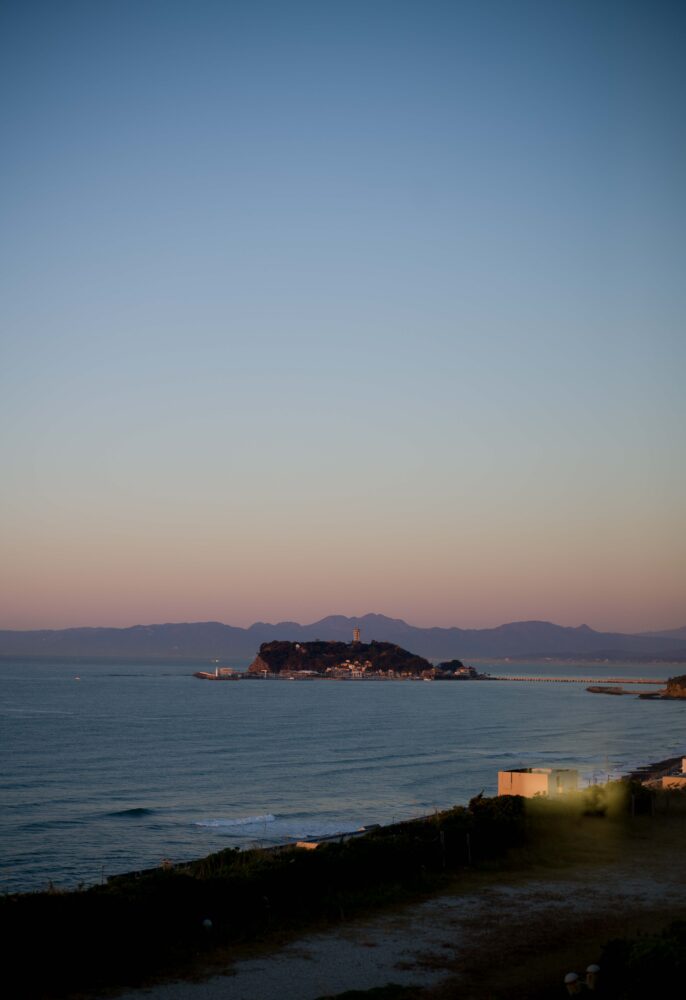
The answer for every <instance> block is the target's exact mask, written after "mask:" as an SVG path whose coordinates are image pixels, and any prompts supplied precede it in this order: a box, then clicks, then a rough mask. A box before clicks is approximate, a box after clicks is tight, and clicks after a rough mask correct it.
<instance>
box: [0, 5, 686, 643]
mask: <svg viewBox="0 0 686 1000" xmlns="http://www.w3.org/2000/svg"><path fill="white" fill-rule="evenodd" d="M685 25H686V10H685V9H684V6H683V4H680V3H667V2H662V3H660V2H657V3H649V2H616V3H615V2H611V0H608V2H603V3H597V2H591V0H588V2H586V0H547V2H526V0H522V2H498V0H492V2H459V0H455V2H451V3H449V2H436V0H427V2H418V0H417V2H403V0H395V2H375V0H366V2H361V0H358V2H356V0H347V2H326V0H320V2H311V3H305V2H302V3H301V2H287V0H284V2H280V3H275V2H268V3H260V2H253V0H251V2H245V3H243V2H229V0H225V2H213V0H200V2H195V3H193V2H190V0H186V2H178V0H166V2H160V0H137V2H129V0H119V2H114V0H101V2H98V3H92V2H78V0H63V2H61V3H54V2H32V0H21V2H19V0H15V2H13V0H5V2H4V3H3V5H2V7H0V37H1V38H2V42H1V44H2V53H1V58H0V93H1V106H0V115H1V123H2V136H3V142H2V149H1V151H0V169H1V170H2V185H1V188H0V201H1V208H2V229H3V233H4V239H3V245H2V251H1V259H0V263H1V265H2V266H1V268H0V291H1V293H2V305H1V306H0V321H1V322H2V350H3V356H2V375H1V376H0V378H1V379H2V383H1V385H0V419H2V426H3V442H2V450H1V452H0V460H1V461H2V468H3V471H4V473H5V476H4V478H5V487H4V490H3V499H2V504H3V507H4V511H3V514H2V523H3V534H4V535H5V537H4V538H3V541H2V545H1V548H0V557H1V558H0V561H2V563H3V565H4V567H5V569H4V570H3V571H2V572H3V573H4V574H6V577H5V579H4V580H3V581H2V588H3V591H2V592H3V604H4V606H5V607H6V612H5V618H4V620H3V621H0V626H2V625H6V626H8V627H21V626H22V625H26V626H30V627H38V626H40V625H43V624H44V625H53V624H65V625H67V624H74V625H81V624H96V623H99V624H106V623H108V622H111V623H113V624H126V623H132V622H133V621H137V620H152V619H153V618H155V619H160V618H164V619H179V618H210V617H216V618H221V619H223V620H227V621H235V622H236V623H245V622H247V621H250V620H252V619H255V618H264V619H270V618H273V619H278V618H286V617H293V618H299V619H300V620H304V619H309V618H315V617H317V616H318V615H320V614H325V613H328V612H334V611H337V612H343V613H361V612H365V611H384V612H387V613H392V614H398V615H402V616H403V617H405V618H408V619H410V620H413V621H416V622H418V623H420V622H424V623H432V622H435V623H437V624H439V623H440V624H458V625H464V626H469V625H482V624H483V625H490V624H497V623H498V622H499V621H502V620H505V619H511V618H516V617H549V618H556V619H557V620H559V621H562V622H563V623H566V624H577V623H578V622H579V621H581V620H588V621H589V622H590V623H591V624H596V625H598V626H602V627H622V628H629V627H635V628H637V629H638V628H648V627H662V626H664V627H667V626H669V625H679V624H683V622H682V620H681V619H682V618H685V616H686V608H685V607H684V603H685V602H684V593H686V576H685V570H684V566H685V565H686V547H685V543H684V537H685V535H686V532H684V523H683V520H684V509H686V490H685V488H684V487H685V475H684V462H683V458H684V454H683V452H684V447H683V441H684V437H685V431H686V420H685V419H684V418H685V408H686V407H685V404H684V392H683V378H684V361H685V360H686V358H685V354H686V347H685V338H684V315H685V309H684V305H685V303H684V298H685V291H684V289H685V288H686V283H685V282H684V280H683V258H684V197H683V187H684V185H683V176H684V165H685V164H684V160H685V158H684V152H685V137H686V130H685V125H684V115H683V105H684V97H685V93H684V82H685V75H686V73H685V70H684V57H683V56H684V27H685ZM275 563H276V564H278V567H279V568H278V569H275V565H274V564H275ZM372 567H373V568H372ZM132 581H135V584H132ZM591 584H592V585H591Z"/></svg>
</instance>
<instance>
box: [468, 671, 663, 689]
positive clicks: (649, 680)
mask: <svg viewBox="0 0 686 1000" xmlns="http://www.w3.org/2000/svg"><path fill="white" fill-rule="evenodd" d="M488 680H489V681H526V682H529V683H532V684H660V685H662V686H664V685H665V684H666V683H667V680H666V678H665V679H662V680H660V679H659V678H655V677H605V678H602V679H599V678H597V677H512V676H508V677H506V676H497V675H496V674H491V675H490V676H489V677H488Z"/></svg>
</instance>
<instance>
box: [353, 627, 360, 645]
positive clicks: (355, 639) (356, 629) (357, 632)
mask: <svg viewBox="0 0 686 1000" xmlns="http://www.w3.org/2000/svg"><path fill="white" fill-rule="evenodd" d="M359 641H360V626H359V625H356V626H355V627H354V629H353V642H359Z"/></svg>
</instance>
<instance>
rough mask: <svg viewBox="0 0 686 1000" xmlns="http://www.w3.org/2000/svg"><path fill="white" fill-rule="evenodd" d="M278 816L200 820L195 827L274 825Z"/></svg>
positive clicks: (267, 814)
mask: <svg viewBox="0 0 686 1000" xmlns="http://www.w3.org/2000/svg"><path fill="white" fill-rule="evenodd" d="M275 819H276V816H272V814H271V813H266V814H265V815H264V816H239V817H238V819H199V820H196V822H195V826H211V827H224V826H262V824H263V823H273V822H274V821H275Z"/></svg>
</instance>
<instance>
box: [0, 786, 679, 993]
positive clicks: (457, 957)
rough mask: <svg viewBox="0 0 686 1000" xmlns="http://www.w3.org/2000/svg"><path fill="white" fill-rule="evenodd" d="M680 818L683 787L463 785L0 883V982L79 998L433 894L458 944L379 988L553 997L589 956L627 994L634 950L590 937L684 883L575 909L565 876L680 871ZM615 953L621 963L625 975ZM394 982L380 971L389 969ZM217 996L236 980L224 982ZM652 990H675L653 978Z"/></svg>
mask: <svg viewBox="0 0 686 1000" xmlns="http://www.w3.org/2000/svg"><path fill="white" fill-rule="evenodd" d="M632 813H633V815H632ZM685 832H686V796H684V794H683V793H681V792H671V793H668V792H664V791H659V792H649V791H647V790H646V789H644V788H643V787H641V786H640V785H630V784H628V783H617V784H613V785H608V786H594V787H592V788H590V789H587V790H586V791H585V792H584V793H580V794H579V795H576V796H572V797H567V798H566V799H565V800H564V802H558V803H556V802H549V801H546V800H524V799H521V798H518V797H501V798H496V799H483V798H477V799H474V800H472V802H471V803H470V805H469V807H467V808H463V807H456V808H454V809H451V810H448V811H446V812H443V813H437V814H436V815H435V816H432V817H429V818H424V819H421V820H415V821H412V822H409V823H403V824H398V825H395V826H391V827H385V828H379V829H377V830H374V831H372V832H370V833H369V834H367V835H366V836H364V837H360V838H356V839H351V840H348V841H344V842H342V843H327V844H322V845H320V846H319V847H318V848H317V849H316V850H305V849H298V848H285V849H281V850H271V851H268V850H255V851H243V852H239V851H234V850H228V851H222V852H219V853H218V854H214V855H210V856H209V857H207V858H205V859H202V860H200V861H197V862H194V863H192V864H190V865H185V866H183V867H179V868H169V869H159V870H155V871H152V872H149V873H144V874H142V875H139V876H128V877H127V876H122V877H119V878H116V879H112V880H111V881H110V882H109V883H108V884H107V885H105V886H96V887H93V888H90V889H85V890H82V891H77V892H44V893H32V894H26V895H18V896H8V897H5V898H4V899H2V900H1V901H0V933H1V934H2V940H3V943H4V945H5V954H6V955H7V956H8V959H7V960H6V963H5V974H6V977H7V979H10V978H12V979H15V978H16V979H17V980H18V981H20V982H22V987H21V990H20V992H15V993H14V994H13V995H14V996H15V997H26V998H34V997H35V998H53V997H66V996H75V995H79V994H80V995H82V996H93V995H95V994H97V993H98V992H99V991H101V990H105V989H108V988H112V987H121V988H126V987H134V986H140V985H143V984H146V983H147V984H149V983H151V982H154V981H156V980H157V981H159V980H161V979H164V978H165V977H167V978H171V977H179V976H184V975H186V976H192V975H194V974H197V973H199V972H204V973H207V972H209V971H210V970H211V969H212V968H214V969H215V970H216V969H218V968H226V966H227V963H230V962H231V961H232V960H235V959H237V958H239V957H241V956H244V955H245V953H246V949H248V950H254V949H255V948H257V949H263V948H264V947H271V948H274V947H275V946H276V945H280V944H282V943H283V942H284V941H285V940H287V939H288V937H289V936H293V935H299V936H301V937H302V935H304V934H307V933H312V932H313V931H314V932H317V933H320V934H321V933H324V934H328V935H329V936H332V935H333V937H334V939H335V938H336V936H339V935H344V934H345V933H346V929H347V928H348V926H349V925H350V922H351V921H355V920H356V919H358V918H360V917H364V916H365V915H366V917H367V918H368V917H369V915H370V914H373V913H380V914H381V917H380V918H379V919H382V920H384V919H386V918H387V917H388V914H396V915H399V914H400V913H401V912H402V913H404V914H405V915H406V916H407V914H408V913H415V914H417V916H418V915H419V913H420V912H424V911H425V910H426V907H429V911H428V912H429V913H431V912H432V911H431V907H432V906H435V905H437V904H435V903H431V900H430V897H431V896H432V894H433V896H434V897H435V898H437V899H439V900H440V899H444V900H445V898H446V897H451V898H459V897H460V896H461V897H462V905H461V906H459V905H458V910H459V914H460V920H461V921H462V941H463V945H464V944H465V937H464V935H465V933H466V934H467V939H468V940H467V941H466V945H467V947H466V950H465V947H463V948H462V950H461V951H459V949H458V952H459V953H458V952H456V951H455V949H454V948H453V949H452V951H451V950H450V948H448V947H444V948H443V950H442V951H441V950H440V949H439V953H440V954H439V958H438V959H437V958H436V955H435V954H433V957H430V958H427V959H426V969H427V975H426V976H425V977H424V982H426V983H428V984H431V983H432V982H435V980H436V975H429V974H428V970H429V968H430V967H432V966H433V968H434V972H436V971H437V969H440V977H439V978H440V979H441V982H440V983H439V984H438V985H433V986H432V985H429V986H428V987H427V988H426V989H420V988H419V987H418V986H417V985H416V984H417V983H422V986H423V985H424V982H423V981H422V977H421V975H420V977H419V979H417V978H415V979H414V980H413V984H412V985H411V986H409V987H406V986H404V985H403V986H402V989H403V990H404V992H398V989H400V987H398V989H396V988H395V987H393V989H394V990H395V991H396V994H397V995H398V996H408V995H410V994H409V993H408V992H407V990H408V989H411V990H413V991H414V992H413V994H412V995H415V996H417V997H420V996H422V997H436V998H439V997H440V998H446V1000H447V998H450V997H453V996H454V997H457V996H460V997H461V998H463V1000H464V998H466V997H470V996H471V997H474V998H477V997H501V996H502V997H506V996H508V997H509V996H519V997H526V996H530V997H532V998H533V997H538V996H541V997H543V996H558V995H563V994H562V993H561V992H560V990H559V973H560V969H562V970H563V971H564V969H565V966H567V965H568V964H569V963H571V962H572V961H574V963H575V965H578V964H579V961H586V962H589V961H596V960H598V958H599V957H601V956H603V962H604V967H606V968H607V970H608V976H606V985H607V987H608V988H609V986H610V985H612V988H613V990H614V992H608V989H606V993H605V995H612V996H616V997H633V996H643V995H645V994H644V993H639V992H631V991H632V990H634V989H635V988H636V989H637V988H638V986H637V984H640V983H641V982H642V980H641V975H643V972H641V969H638V971H637V970H636V969H635V968H634V966H633V965H632V962H633V963H634V965H635V964H636V961H635V959H634V958H632V953H631V952H630V950H629V946H628V945H627V946H622V947H624V950H623V951H622V947H620V946H615V950H614V952H612V951H607V950H606V951H605V952H603V951H602V946H603V945H604V944H605V943H607V942H608V941H609V939H610V938H612V937H626V936H631V935H633V934H635V933H636V931H641V932H643V933H644V934H645V933H646V932H653V931H662V929H663V928H664V927H665V926H666V925H668V924H670V923H673V922H674V921H676V920H678V919H679V918H681V919H684V918H685V917H686V905H684V904H686V894H684V897H683V898H682V897H679V896H678V895H677V896H674V897H671V896H670V897H669V898H667V896H668V895H669V894H668V893H667V894H666V893H665V892H664V891H658V893H657V896H656V898H654V899H647V900H646V899H645V898H644V899H643V902H641V898H642V897H641V896H640V893H639V894H638V895H637V896H636V897H635V900H637V901H638V902H635V903H634V905H633V907H632V906H628V909H627V905H626V904H621V905H618V906H614V905H613V904H612V902H611V899H612V896H611V895H610V897H609V899H610V901H609V902H608V900H607V899H605V901H604V902H603V904H602V905H601V903H600V899H599V898H598V899H597V900H596V902H595V903H594V893H593V892H592V891H591V893H590V896H588V898H587V901H586V904H585V905H584V906H582V907H581V908H579V906H578V905H577V903H578V902H579V899H578V898H577V893H576V891H575V890H574V888H573V886H574V885H575V884H577V887H578V886H579V885H581V883H575V882H574V879H575V878H578V877H579V873H582V874H583V878H584V879H585V881H584V882H583V884H584V885H586V886H587V887H588V879H589V877H590V879H591V887H593V885H594V884H595V885H596V886H599V887H602V885H603V883H604V881H607V880H608V879H611V878H613V877H615V875H616V874H617V873H619V879H620V881H619V883H618V885H624V886H625V885H626V882H627V879H630V878H631V877H633V876H635V877H636V878H638V877H643V876H645V875H647V876H648V884H650V877H651V876H650V871H651V868H655V866H657V867H658V868H659V869H660V873H661V875H660V878H661V880H662V881H659V880H658V882H659V884H660V885H662V886H663V887H664V886H665V885H669V884H670V876H671V873H673V875H674V879H675V880H676V882H677V884H679V885H683V884H684V878H685V876H686V871H684V861H683V858H684V852H683V842H684V840H683V837H684V833H685ZM613 872H614V873H615V875H613V874H612V873H613ZM561 876H564V878H566V879H567V883H566V884H567V888H566V889H563V890H561V891H562V894H563V898H562V905H558V906H557V907H556V908H555V909H554V912H555V919H554V920H551V919H550V916H549V914H548V915H546V913H547V911H546V910H545V907H544V909H543V911H541V908H540V907H539V906H537V905H536V895H537V893H538V896H539V897H540V895H541V893H543V895H545V892H547V891H548V890H549V887H550V886H551V885H552V886H555V885H559V884H561V883H560V879H561ZM665 876H666V879H665ZM564 878H563V881H564ZM570 878H571V883H570V881H569V880H570ZM582 881H583V880H582ZM656 884H657V883H656ZM508 885H519V887H520V893H519V895H517V894H516V893H515V895H514V896H511V895H509V896H508V894H507V892H509V890H508V891H507V892H506V893H505V896H504V897H503V898H507V899H509V900H510V901H512V900H514V903H513V907H514V909H513V908H512V907H511V908H510V910H509V911H508V910H507V907H506V908H505V910H503V908H502V906H499V905H498V906H496V905H495V897H494V896H493V893H495V894H496V896H497V894H498V893H501V894H502V892H503V891H504V890H505V887H506V886H508ZM569 885H571V886H572V889H570V888H569ZM527 886H528V887H529V888H528V889H527ZM531 886H534V887H535V886H539V889H538V890H537V889H535V888H534V890H531ZM532 891H533V896H532ZM637 891H638V890H637ZM489 893H490V894H491V896H490V897H489ZM527 893H528V896H527ZM437 894H438V895H437ZM565 894H566V895H565ZM596 895H597V894H596ZM489 898H490V899H491V901H492V902H493V905H492V906H490V907H489V905H488V899H489ZM618 898H619V897H618ZM624 898H625V899H626V898H629V897H626V894H625V897H624ZM631 898H634V897H631ZM468 899H469V900H472V903H471V904H470V905H472V906H473V911H472V912H473V915H474V917H475V921H476V922H475V923H474V925H473V926H472V927H471V929H470V928H469V927H468V926H466V925H465V923H464V921H465V917H466V916H469V914H468V913H465V905H464V904H466V903H467V900H468ZM484 899H485V900H486V901H487V905H486V906H485V908H484V905H483V901H484ZM517 900H519V902H518V901H517ZM539 902H540V899H539ZM558 903H559V900H558ZM408 907H409V909H408ZM422 908H423V909H422ZM384 914H385V916H384ZM375 919H376V918H375ZM428 919H429V928H430V929H429V933H430V935H431V934H433V935H435V939H436V942H437V943H440V942H443V944H446V939H448V941H450V940H451V939H452V935H451V934H450V931H449V928H448V927H447V926H446V923H445V921H446V919H447V918H446V917H445V914H444V915H443V917H440V916H439V917H437V916H436V914H435V913H434V917H433V918H431V917H429V918H428ZM431 919H433V920H434V922H435V929H434V930H431V927H432V926H433V925H432V924H431ZM493 921H495V925H493ZM209 922H211V924H210V923H209ZM465 927H466V929H465ZM680 934H682V931H680V930H679V928H678V927H677V928H676V929H675V930H673V931H672V938H664V939H659V940H658V941H657V943H656V944H655V946H654V947H655V948H656V949H657V951H658V952H659V953H660V956H661V958H660V962H659V963H657V966H656V967H655V968H653V965H651V961H652V959H651V958H650V954H647V953H648V952H650V948H647V946H646V941H647V940H648V939H646V938H644V939H643V942H642V947H643V951H642V953H641V955H642V957H641V956H639V957H640V962H643V966H641V968H642V969H643V971H644V972H645V969H647V968H648V967H649V972H650V976H652V977H653V980H654V979H655V976H656V975H657V974H658V973H659V974H662V972H664V971H665V970H667V969H668V968H669V969H671V968H672V966H674V968H676V967H677V966H678V963H679V962H681V963H682V967H683V963H684V961H686V956H684V947H683V936H682V937H679V935H680ZM646 949H647V950H646ZM646 955H647V957H646ZM670 956H671V957H670ZM613 962H614V966H613ZM640 962H639V965H640ZM670 963H671V965H670ZM653 964H655V963H653ZM571 967H574V966H571ZM644 967H645V968H644ZM611 968H613V969H614V971H613V972H612V976H611V977H610V976H609V970H610V969H611ZM629 968H631V969H632V970H633V971H632V973H631V976H630V977H629V979H627V980H626V981H625V978H624V976H625V972H626V970H627V969H629ZM656 968H657V972H656ZM415 971H417V970H415ZM419 971H420V972H421V969H420V970H419ZM672 971H673V970H672ZM647 974H648V973H646V975H647ZM393 980H394V977H393V975H389V977H388V980H387V982H389V983H391V982H393ZM225 982H226V983H227V984H228V983H229V982H230V980H226V981H225ZM515 982H519V985H518V986H517V987H516V991H515V992H513V990H514V989H515V985H514V984H515ZM641 988H642V989H643V988H645V983H644V985H643V986H642V987H641ZM389 989H391V987H390V986H389ZM551 989H552V992H550V990H551ZM431 991H433V992H431ZM451 991H452V992H451ZM387 992H388V991H387ZM176 995H177V994H175V996H176ZM206 995H207V996H208V997H209V996H210V995H214V994H210V993H207V994H206ZM222 995H224V996H226V997H231V996H232V995H238V994H232V992H231V991H230V990H229V989H228V988H227V990H226V991H224V992H223V994H222ZM255 995H257V993H255ZM293 995H294V996H296V997H298V994H297V992H296V993H295V994H289V996H293ZM322 995H324V994H322ZM329 995H331V994H329ZM388 995H389V996H391V995H393V994H392V991H391V993H389V994H388ZM655 995H663V996H670V995H678V994H670V993H668V992H663V993H662V994H660V993H659V990H658V992H657V993H655ZM373 996H374V994H373V993H370V994H369V997H370V1000H371V998H372V997H373ZM301 997H302V1000H308V998H306V997H305V996H304V995H302V994H301Z"/></svg>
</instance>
